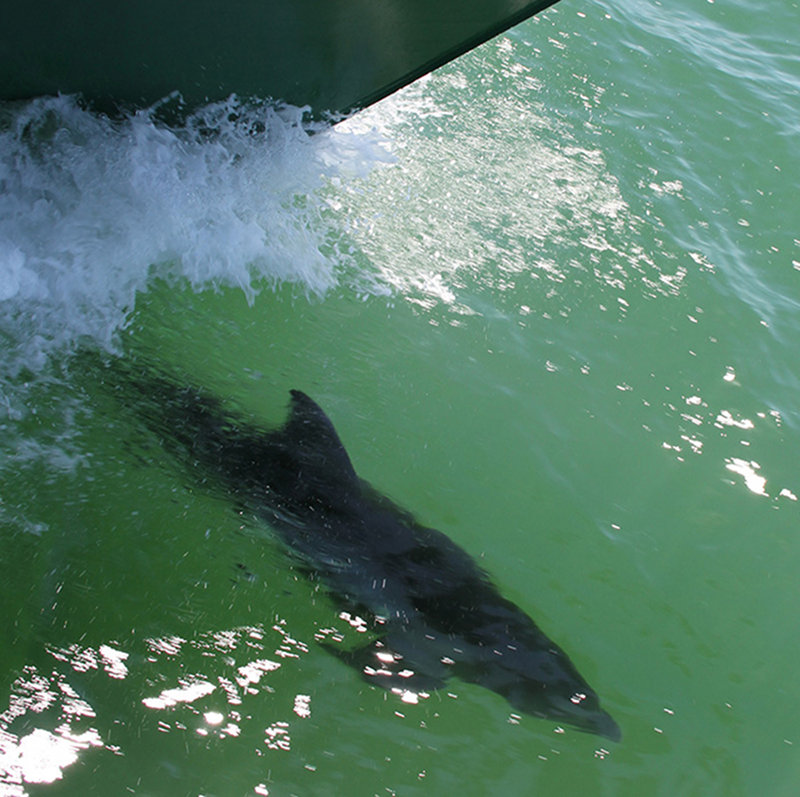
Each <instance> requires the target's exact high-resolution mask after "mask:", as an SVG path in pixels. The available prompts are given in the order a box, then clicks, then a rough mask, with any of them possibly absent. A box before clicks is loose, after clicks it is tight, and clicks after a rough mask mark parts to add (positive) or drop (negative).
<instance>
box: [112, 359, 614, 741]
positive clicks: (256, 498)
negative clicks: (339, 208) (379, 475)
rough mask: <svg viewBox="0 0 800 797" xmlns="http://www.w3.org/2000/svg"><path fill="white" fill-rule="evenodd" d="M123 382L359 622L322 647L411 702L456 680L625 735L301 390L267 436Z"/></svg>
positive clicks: (551, 649) (185, 454) (190, 391)
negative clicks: (361, 635)
mask: <svg viewBox="0 0 800 797" xmlns="http://www.w3.org/2000/svg"><path fill="white" fill-rule="evenodd" d="M124 382H125V383H127V385H129V386H132V387H133V388H135V390H136V392H137V393H138V398H139V400H138V401H137V402H136V404H137V406H136V412H137V414H138V415H139V416H140V417H141V418H142V419H143V420H144V422H145V423H146V425H147V426H148V427H149V428H150V430H151V431H152V432H154V433H156V434H157V435H158V436H159V438H160V440H161V443H162V445H163V446H164V447H165V448H166V449H167V450H169V451H171V452H172V453H173V454H174V455H176V456H177V457H178V458H179V459H180V460H182V461H183V463H184V464H185V465H187V466H189V467H190V468H191V469H192V470H194V471H195V472H196V473H197V474H198V475H200V476H201V482H205V483H206V484H207V485H209V486H211V485H213V484H214V481H210V480H215V481H216V482H218V483H219V486H223V487H224V488H225V490H226V493H227V495H228V496H229V497H231V498H233V499H234V500H235V501H236V502H237V503H238V504H239V505H241V506H244V507H247V508H248V509H249V510H250V511H252V512H253V513H255V514H256V515H258V516H259V517H260V518H261V519H263V520H264V521H266V522H267V523H268V525H269V526H270V527H271V528H272V529H273V530H274V532H275V533H276V534H277V535H278V536H279V538H280V540H281V541H282V542H283V543H284V545H285V546H286V547H287V548H288V549H289V551H290V552H291V553H292V554H293V555H294V556H295V557H297V558H298V559H299V560H300V563H301V567H302V569H303V570H305V571H306V572H307V574H308V575H309V576H311V577H312V578H314V579H318V580H319V581H321V582H322V583H323V584H324V585H325V586H326V588H327V590H328V592H329V593H330V595H331V596H332V598H333V599H334V600H335V601H336V603H337V604H338V605H339V606H341V607H342V608H343V609H346V610H347V611H349V612H351V613H353V614H356V615H358V616H360V617H362V618H366V619H367V621H368V623H369V625H370V628H371V629H372V631H373V632H374V635H375V636H377V638H376V639H373V641H371V642H370V643H369V644H368V645H366V646H364V647H361V648H357V649H355V650H344V649H342V648H340V647H338V646H337V645H335V644H330V643H321V644H323V646H324V647H325V649H326V650H328V651H329V652H330V653H332V654H334V655H335V656H336V657H337V658H338V659H340V660H341V661H343V662H344V663H346V664H348V665H349V666H351V667H353V668H354V669H356V670H357V671H358V672H359V673H360V674H361V676H362V677H363V678H364V679H366V681H368V682H369V683H371V684H374V685H376V686H379V687H382V688H384V689H388V690H390V691H393V692H395V693H397V694H400V695H406V696H407V693H412V694H413V693H416V694H422V695H426V694H428V693H430V692H431V691H433V690H436V689H438V688H440V687H442V686H444V684H445V682H446V681H447V680H448V679H449V678H452V677H456V678H459V679H461V680H463V681H467V682H470V683H475V684H479V685H480V686H483V687H485V688H487V689H491V690H492V691H494V692H497V693H498V694H500V695H502V696H503V697H505V698H506V700H507V701H508V702H509V703H510V704H511V706H513V707H514V709H516V710H517V711H520V712H523V713H525V714H528V715H531V716H534V717H540V718H544V719H549V720H552V721H555V722H557V723H564V724H566V725H569V726H572V727H574V728H577V729H578V730H581V731H586V732H589V733H594V734H598V735H600V736H603V737H606V738H607V739H610V740H612V741H619V740H620V739H621V735H622V734H621V731H620V728H619V726H618V725H617V723H616V722H615V721H614V720H613V719H612V717H611V716H610V715H609V714H608V713H607V712H605V711H604V710H603V709H602V708H601V707H600V702H599V699H598V697H597V695H596V693H595V692H594V691H593V690H592V688H591V687H590V686H589V685H588V684H587V683H586V681H585V680H584V679H583V678H582V677H581V675H580V674H579V673H578V671H577V669H576V667H575V665H574V664H573V663H572V662H571V661H570V659H569V657H568V656H567V654H566V653H565V652H564V651H563V650H562V649H561V648H560V647H559V646H558V645H556V644H555V642H553V641H552V640H551V639H549V638H548V637H547V636H546V635H545V634H544V633H543V632H542V631H541V630H540V629H539V628H538V626H537V625H536V624H535V623H534V622H533V620H531V618H530V617H528V616H527V615H526V614H525V613H524V612H523V611H522V609H520V608H519V607H518V606H516V605H515V604H514V603H512V602H511V601H509V600H507V599H506V598H504V597H503V596H502V595H501V594H500V593H499V591H498V590H497V589H496V587H495V586H494V585H493V584H492V582H491V581H490V579H489V577H488V575H487V574H486V573H485V572H484V571H483V570H482V569H481V568H480V567H478V565H477V564H476V563H475V562H474V560H473V559H472V558H471V557H470V556H469V555H468V554H467V553H466V552H465V551H464V550H463V549H461V548H460V547H459V546H458V545H456V544H455V543H454V542H453V541H452V540H450V539H449V538H448V537H447V536H446V535H444V534H442V533H441V532H439V531H436V530H435V529H431V528H427V527H425V526H423V525H421V524H420V523H418V522H417V521H416V520H415V519H414V517H413V516H412V515H411V514H410V513H409V512H407V511H406V510H404V509H402V508H401V507H399V506H397V505H396V504H394V503H393V502H392V501H391V500H390V499H388V498H386V497H385V496H383V495H381V494H380V493H378V492H377V491H376V490H375V489H373V488H372V487H371V486H370V485H369V484H368V483H367V482H366V481H364V480H363V479H361V478H359V476H358V475H357V474H356V471H355V469H354V468H353V464H352V463H351V461H350V457H349V456H348V454H347V451H346V450H345V448H344V445H343V444H342V442H341V440H340V439H339V436H338V434H337V433H336V430H335V429H334V426H333V424H332V423H331V421H330V419H329V418H328V417H327V415H326V414H325V413H324V412H323V410H322V409H321V408H320V407H319V406H318V405H317V404H316V403H315V402H314V401H313V400H312V399H311V398H309V397H308V396H307V395H306V394H305V393H303V392H301V391H299V390H292V391H291V401H290V405H289V414H288V418H287V420H286V422H285V423H284V425H283V426H281V427H279V428H276V429H272V430H268V429H261V428H259V427H257V426H255V425H253V424H250V423H248V422H246V421H245V420H244V419H243V418H240V417H238V416H237V415H236V414H235V413H232V412H231V411H228V410H226V409H225V408H224V407H223V405H222V403H221V402H220V401H219V399H217V398H216V397H215V396H213V395H211V394H209V393H207V392H205V391H202V390H200V389H198V388H195V387H188V386H183V385H179V384H177V383H175V382H173V381H172V380H171V379H169V378H166V377H164V376H162V375H160V374H157V375H156V374H147V375H142V374H139V375H138V376H132V375H131V374H130V373H128V374H127V378H126V379H125V380H124ZM116 387H117V388H119V387H120V385H119V384H117V385H116ZM123 389H124V388H123ZM412 699H413V698H412Z"/></svg>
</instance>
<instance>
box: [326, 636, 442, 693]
mask: <svg viewBox="0 0 800 797" xmlns="http://www.w3.org/2000/svg"><path fill="white" fill-rule="evenodd" d="M319 644H320V645H321V647H322V648H324V649H325V650H326V651H328V653H330V654H331V655H333V656H335V657H336V658H337V659H339V660H340V661H343V662H344V663H345V664H347V665H348V666H350V667H352V668H353V669H354V670H358V672H359V673H360V675H361V677H362V678H363V679H364V680H365V681H366V682H367V683H370V684H373V685H374V686H379V687H380V688H381V689H388V690H389V691H391V692H400V693H409V692H411V693H416V694H422V693H429V692H433V691H435V690H436V689H440V688H441V687H443V686H444V683H445V682H444V679H443V678H439V677H437V676H435V675H430V674H428V673H424V672H420V671H418V670H417V669H416V668H415V666H414V664H413V663H411V662H407V661H406V660H405V659H404V658H403V657H402V656H400V655H398V654H396V653H393V652H392V651H391V650H390V649H389V648H388V647H387V646H386V644H385V643H384V642H382V641H381V640H377V641H375V642H372V643H370V644H369V645H364V646H363V647H360V648H354V649H352V650H342V649H341V648H340V647H339V646H338V645H332V644H330V643H328V642H320V643H319Z"/></svg>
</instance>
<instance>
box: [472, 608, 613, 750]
mask: <svg viewBox="0 0 800 797" xmlns="http://www.w3.org/2000/svg"><path fill="white" fill-rule="evenodd" d="M531 626H532V628H531V629H530V630H531V631H532V632H533V633H522V634H518V635H515V637H516V638H515V639H513V640H511V641H509V642H508V643H507V644H506V645H505V646H503V647H499V646H494V647H492V648H491V649H489V648H487V647H482V651H483V655H482V656H481V659H482V663H481V665H479V666H477V667H473V668H472V669H471V672H463V671H462V672H460V673H459V675H460V676H461V677H462V678H464V680H469V681H473V682H475V683H479V684H480V685H481V686H484V687H486V688H487V689H491V690H492V691H493V692H497V693H498V694H500V695H502V696H503V697H505V698H506V700H508V702H509V703H510V704H511V705H512V706H513V707H514V708H515V709H517V710H518V711H520V712H522V713H524V714H529V715H531V716H534V717H542V718H545V719H549V720H552V721H555V722H559V723H564V724H565V725H569V726H571V727H573V728H576V729H578V730H580V731H585V732H587V733H594V734H597V735H598V736H603V737H605V738H606V739H610V740H611V741H614V742H618V741H620V739H621V738H622V732H621V730H620V728H619V725H617V723H616V722H615V721H614V719H613V718H612V717H611V715H610V714H608V712H606V711H604V710H603V709H602V708H601V707H600V701H599V699H598V697H597V694H596V693H595V692H594V690H593V689H592V688H591V687H590V686H589V684H587V683H586V681H585V680H584V679H583V678H582V677H581V675H580V674H579V673H578V671H577V669H576V668H575V665H574V664H573V663H572V662H571V661H570V659H569V657H568V656H567V654H566V653H564V651H563V650H561V649H560V648H559V647H558V646H557V645H555V644H554V643H553V642H552V641H551V640H549V639H547V637H545V636H544V634H542V633H541V632H540V631H539V629H538V628H536V627H535V626H533V624H532V623H531ZM525 630H528V629H525Z"/></svg>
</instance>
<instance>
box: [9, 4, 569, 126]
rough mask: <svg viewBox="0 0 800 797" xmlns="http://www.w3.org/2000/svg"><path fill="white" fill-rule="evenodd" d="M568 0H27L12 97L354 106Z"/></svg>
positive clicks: (13, 27) (12, 11) (13, 44)
mask: <svg viewBox="0 0 800 797" xmlns="http://www.w3.org/2000/svg"><path fill="white" fill-rule="evenodd" d="M553 2H555V0H532V2H531V0H461V2H455V0H283V2H278V1H277V0H230V1H229V2H224V3H223V2H212V1H211V0H192V2H189V1H188V0H129V1H128V2H122V3H114V2H107V0H103V1H102V2H101V0H72V2H63V0H46V1H45V0H28V2H14V0H11V2H10V3H9V4H8V6H7V7H6V8H5V9H4V11H3V14H2V25H0V99H5V100H18V99H26V98H30V97H36V96H40V95H47V94H57V93H59V92H61V93H68V94H72V93H79V94H81V95H83V97H84V99H85V100H86V101H88V102H89V103H90V104H91V105H93V106H94V107H96V108H98V109H101V110H105V111H112V110H115V109H118V108H142V107H147V106H150V105H152V104H153V103H155V102H157V101H158V100H160V99H161V98H163V97H165V96H167V95H169V94H171V93H173V92H176V91H177V92H180V94H181V95H182V97H183V99H184V101H185V103H186V105H187V106H188V107H190V108H191V107H194V106H197V105H198V104H201V103H203V102H206V101H210V100H218V99H223V98H225V97H227V96H229V95H230V94H233V93H235V94H238V95H239V96H240V97H259V98H272V99H274V100H284V101H286V102H289V103H292V104H295V105H310V106H311V107H312V108H313V110H314V112H315V114H321V113H324V112H326V111H331V112H333V113H337V114H347V113H350V112H352V111H354V110H357V109H358V108H361V107H364V106H366V105H369V104H371V103H373V102H376V101H377V100H379V99H381V98H382V97H385V96H386V95H387V94H390V93H391V92H393V91H395V90H396V89H398V88H400V87H402V86H404V85H406V84H407V83H410V82H411V81H412V80H415V79H416V78H418V77H420V76H421V75H424V74H426V73H427V72H430V71H431V70H432V69H435V68H436V67H437V66H440V65H441V64H444V63H446V62H447V61H449V60H451V59H453V58H455V57H457V56H458V55H460V54H461V53H463V52H466V51H467V50H469V49H471V48H473V47H475V46H477V45H478V44H480V43H482V42H484V41H486V40H487V39H489V38H491V37H492V36H494V35H496V34H498V33H501V32H502V31H504V30H506V29H507V28H509V27H511V26H513V25H515V24H517V23H518V22H521V21H522V20H523V19H526V18H527V17H530V16H532V15H534V14H536V13H537V12H538V11H541V10H542V9H544V8H546V7H547V6H549V5H551V4H552V3H553Z"/></svg>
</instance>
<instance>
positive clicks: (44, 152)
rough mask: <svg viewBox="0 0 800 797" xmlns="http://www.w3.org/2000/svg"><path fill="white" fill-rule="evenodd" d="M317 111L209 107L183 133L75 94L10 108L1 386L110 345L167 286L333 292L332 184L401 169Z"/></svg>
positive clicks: (0, 281)
mask: <svg viewBox="0 0 800 797" xmlns="http://www.w3.org/2000/svg"><path fill="white" fill-rule="evenodd" d="M303 119H304V110H303V109H299V108H291V107H290V108H281V109H276V108H275V107H271V106H268V105H260V106H257V107H255V106H244V105H243V104H241V103H239V102H238V101H236V100H235V99H230V100H228V101H227V102H223V103H217V104H214V105H210V106H208V107H206V108H205V109H203V110H201V111H200V112H198V113H196V114H195V115H194V116H192V117H191V118H190V119H189V120H188V121H187V123H186V125H185V126H184V127H181V128H180V129H170V128H167V127H164V126H162V125H158V124H156V123H155V122H154V120H153V115H152V113H150V112H139V113H137V114H135V115H133V116H129V117H127V118H123V119H121V120H117V121H112V120H109V119H107V118H105V117H101V116H97V115H94V114H92V113H90V112H88V111H86V110H84V109H82V108H81V107H80V106H79V105H78V103H77V102H76V101H75V100H74V98H72V97H57V98H42V99H37V100H35V101H32V102H30V103H26V104H24V105H19V106H12V107H9V106H6V107H4V108H2V109H0V338H3V339H4V343H5V344H6V345H5V346H4V347H3V350H4V353H3V354H0V380H5V379H6V378H8V377H9V376H13V375H14V374H17V373H19V372H20V370H21V369H23V368H25V369H26V370H28V371H33V372H34V373H37V372H39V371H40V370H41V369H42V367H43V366H44V365H45V364H46V363H47V361H48V358H49V357H50V356H51V355H52V354H53V352H54V351H60V350H62V349H63V348H64V347H67V348H69V347H71V346H73V345H74V344H75V342H76V341H78V340H80V339H82V338H84V337H86V336H88V338H90V339H91V340H92V341H94V342H95V343H96V344H98V345H100V346H103V347H106V348H110V347H112V346H113V343H114V340H115V337H116V335H117V334H118V332H119V331H120V330H121V329H123V328H124V327H125V324H126V321H127V320H128V318H129V316H130V313H131V310H132V308H133V306H134V303H135V300H136V296H137V294H138V293H139V292H141V291H145V290H147V286H148V284H149V282H150V281H151V280H152V279H153V277H154V276H156V275H157V276H168V277H170V278H177V279H179V280H187V281H188V282H189V283H191V285H192V286H194V287H195V288H196V289H203V288H207V287H219V286H223V285H225V286H228V285H233V286H238V287H240V288H241V289H242V290H243V291H244V292H245V293H246V294H247V296H248V298H249V299H250V300H251V301H252V299H253V297H254V296H255V294H256V293H257V292H258V290H259V289H260V288H261V287H262V286H263V285H265V284H268V283H270V282H277V281H292V282H296V283H299V284H300V285H302V286H303V287H304V288H305V289H306V290H307V291H309V292H313V293H319V292H322V291H325V290H327V289H328V288H329V287H330V286H331V285H333V284H334V283H335V281H336V278H337V268H338V267H339V263H340V255H339V253H338V252H337V253H335V254H326V252H328V251H329V250H330V247H327V248H326V247H325V242H326V240H329V239H330V237H331V235H332V225H335V224H336V222H335V220H332V219H331V218H330V215H331V214H330V213H326V209H327V205H326V200H325V198H324V187H325V186H326V185H328V184H330V182H331V181H336V180H338V179H340V178H344V179H351V177H352V175H359V174H364V173H366V171H368V170H369V168H370V167H371V165H373V164H374V163H378V162H383V161H385V160H386V159H387V157H388V156H387V155H386V151H385V150H384V149H383V148H382V147H381V144H380V142H379V141H378V139H377V137H376V135H374V134H372V133H370V132H369V131H367V132H363V131H362V132H353V131H349V132H348V131H341V132H339V131H337V130H336V129H335V128H333V129H323V128H322V127H320V126H318V127H317V129H316V130H315V131H314V132H315V135H309V134H308V125H305V124H304V122H303Z"/></svg>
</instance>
